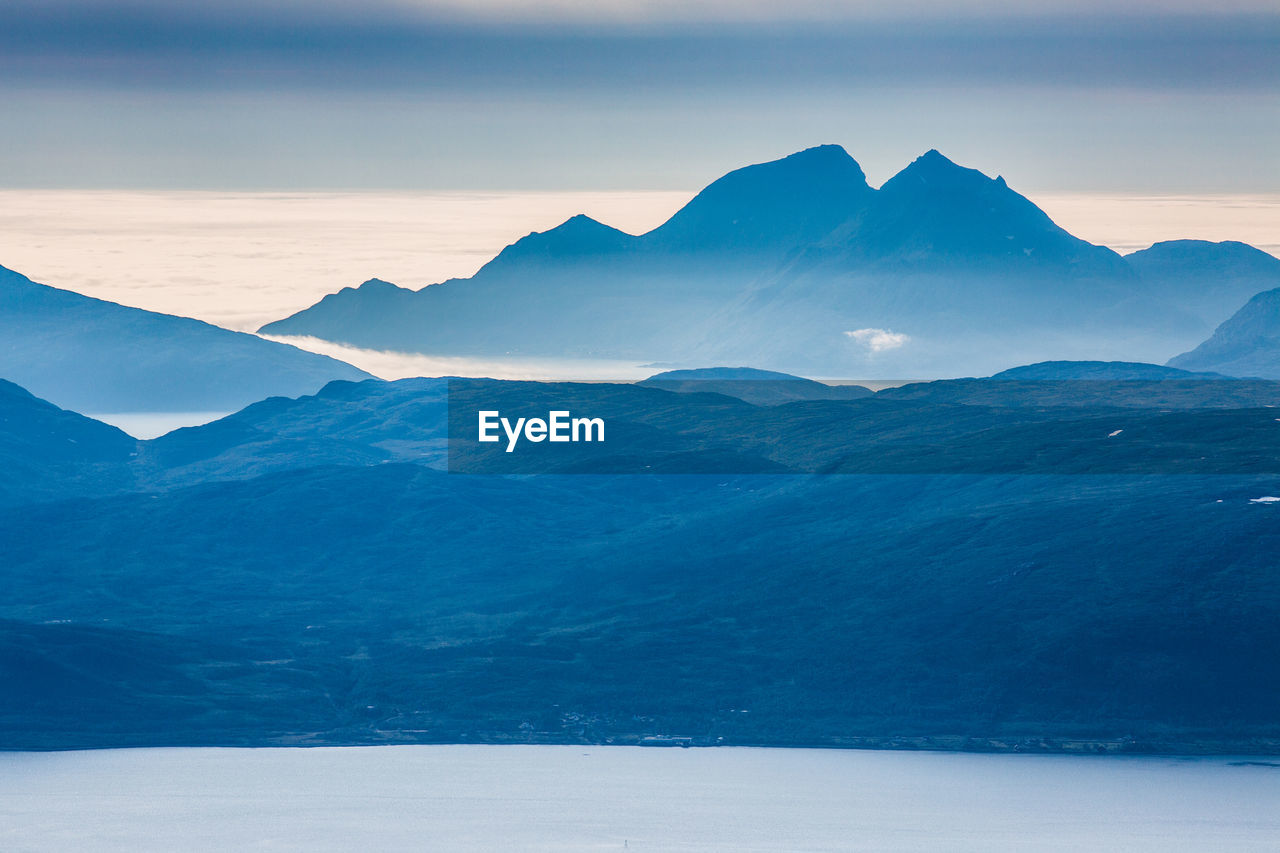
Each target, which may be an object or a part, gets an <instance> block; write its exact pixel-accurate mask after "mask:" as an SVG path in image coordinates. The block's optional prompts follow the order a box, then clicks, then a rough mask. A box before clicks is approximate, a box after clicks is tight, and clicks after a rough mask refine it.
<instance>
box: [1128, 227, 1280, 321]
mask: <svg viewBox="0 0 1280 853" xmlns="http://www.w3.org/2000/svg"><path fill="white" fill-rule="evenodd" d="M1125 260H1126V261H1128V263H1129V265H1130V266H1131V267H1133V269H1134V270H1136V271H1137V273H1138V275H1140V276H1141V277H1142V279H1143V280H1144V281H1145V282H1147V283H1148V284H1149V285H1150V286H1151V287H1152V288H1153V289H1154V290H1155V291H1156V292H1158V293H1160V294H1161V295H1163V296H1165V297H1166V298H1168V299H1171V300H1175V301H1177V302H1178V303H1180V304H1184V305H1187V306H1190V307H1192V308H1194V309H1195V310H1196V311H1197V312H1199V313H1201V314H1202V315H1203V316H1204V317H1205V318H1206V319H1207V320H1208V321H1209V322H1210V324H1211V325H1213V326H1217V325H1218V324H1220V323H1222V322H1223V321H1224V320H1226V319H1227V318H1228V317H1230V316H1231V314H1232V312H1234V311H1235V310H1236V307H1237V306H1239V305H1242V304H1244V303H1245V302H1247V301H1248V300H1249V299H1251V298H1252V297H1254V296H1255V295H1257V294H1259V293H1261V292H1262V291H1264V290H1272V289H1274V288H1277V287H1280V258H1276V257H1274V256H1273V255H1269V254H1267V253H1266V252H1264V251H1262V250H1261V249H1255V248H1254V247H1253V246H1250V245H1248V244H1246V243H1237V242H1234V241H1225V242H1222V243H1211V242H1208V241H1206V240H1169V241H1167V242H1163V243H1156V244H1155V245H1154V246H1152V247H1151V248H1149V249H1143V250H1142V251H1140V252H1134V253H1132V254H1130V255H1125Z"/></svg>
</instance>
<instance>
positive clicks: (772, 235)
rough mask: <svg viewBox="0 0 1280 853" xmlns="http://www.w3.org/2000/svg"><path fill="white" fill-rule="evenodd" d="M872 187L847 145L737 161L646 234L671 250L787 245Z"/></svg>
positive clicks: (834, 218)
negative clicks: (749, 163)
mask: <svg viewBox="0 0 1280 853" xmlns="http://www.w3.org/2000/svg"><path fill="white" fill-rule="evenodd" d="M873 192H874V191H873V190H872V189H871V187H869V186H868V185H867V176H866V174H865V173H864V172H863V171H862V167H861V166H859V165H858V161H856V160H854V159H853V158H852V157H850V156H849V153H848V152H847V151H845V150H844V148H842V147H841V146H839V145H818V146H815V147H813V148H806V149H805V150H803V151H797V152H796V153H794V154H790V155H788V156H786V157H783V158H781V159H779V160H772V161H770V162H767V163H757V164H756V165H753V166H746V167H744V168H741V169H735V170H734V171H732V172H730V173H728V174H727V175H725V176H724V177H722V178H720V179H719V180H716V181H714V182H712V183H711V184H710V185H709V186H707V188H706V189H704V190H703V191H702V192H700V193H698V194H697V195H696V196H694V198H693V200H692V201H690V202H689V203H688V204H687V205H685V206H684V207H683V208H681V209H680V210H679V211H678V212H677V213H676V214H675V215H674V216H672V217H671V218H670V219H668V220H667V221H666V222H665V223H664V224H663V225H662V226H660V227H659V228H657V229H655V230H653V231H651V232H649V233H648V234H646V235H645V236H644V239H645V240H646V241H648V242H649V243H650V245H654V246H660V247H662V248H664V249H676V250H683V249H692V248H701V249H705V248H707V247H715V248H719V249H731V250H739V251H740V250H754V251H759V250H766V251H767V250H770V249H773V250H776V249H777V248H779V247H783V246H786V247H788V248H790V247H794V246H795V245H796V244H797V243H805V242H810V241H814V240H817V239H819V238H821V237H823V236H825V235H826V234H829V233H830V232H831V231H832V230H833V229H835V228H836V227H837V226H838V225H840V224H841V223H843V222H845V221H847V220H848V219H850V218H851V217H853V216H854V215H856V214H857V213H858V212H859V211H861V210H863V209H864V208H865V206H866V204H867V203H868V200H869V199H870V197H871V195H872V194H873Z"/></svg>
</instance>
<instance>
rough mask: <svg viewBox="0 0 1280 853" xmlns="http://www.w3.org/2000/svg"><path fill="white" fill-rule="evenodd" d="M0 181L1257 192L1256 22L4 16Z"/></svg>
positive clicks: (1277, 160) (595, 7) (249, 12)
mask: <svg viewBox="0 0 1280 853" xmlns="http://www.w3.org/2000/svg"><path fill="white" fill-rule="evenodd" d="M0 109H3V110H4V113H5V115H7V116H9V117H10V121H9V122H8V123H7V130H8V132H7V133H6V140H5V146H4V148H3V151H2V153H0V186H7V187H124V188H128V187H138V188H143V187H162V188H218V189H226V188H235V189H255V188H286V189H288V188H293V189H301V188H310V189H330V188H331V189H340V188H375V189H394V188H414V189H654V188H661V189H688V188H695V187H697V186H700V185H701V184H703V183H705V182H706V181H708V180H710V179H711V178H714V177H716V176H718V175H719V174H721V173H723V172H724V171H726V170H728V169H730V168H734V167H736V166H740V165H743V164H745V163H749V162H758V161H761V160H766V159H771V158H773V157H776V156H780V155H783V154H786V153H789V152H791V151H794V150H798V149H801V148H805V147H808V146H811V145H815V144H819V143H825V142H838V143H841V144H843V145H844V146H845V147H846V148H847V149H848V150H849V151H850V153H851V154H853V155H854V157H856V158H857V159H858V160H859V161H860V162H861V163H862V164H863V166H864V167H865V168H866V170H867V172H868V174H869V176H870V177H871V179H872V182H873V183H877V184H878V183H880V182H881V181H883V180H884V179H886V178H887V177H889V176H890V175H891V174H893V172H895V171H897V169H899V168H901V167H902V166H903V165H905V164H906V163H907V162H909V161H910V160H911V159H912V158H913V157H915V156H917V155H919V154H920V153H922V152H923V151H925V150H927V149H929V148H935V147H936V148H939V149H940V150H942V151H943V152H944V153H946V154H948V155H949V156H951V157H952V158H953V159H956V160H958V161H960V162H962V163H965V164H966V165H972V166H975V167H977V168H981V169H983V170H984V171H987V172H989V173H992V174H996V173H1000V174H1004V175H1005V176H1006V177H1007V178H1008V179H1009V181H1010V182H1011V183H1012V184H1013V185H1014V186H1015V187H1017V188H1019V189H1022V190H1024V191H1100V192H1141V193H1185V192H1200V193H1205V192H1222V193H1228V192H1277V191H1280V155H1278V154H1277V153H1276V152H1277V150H1278V149H1280V146H1277V145H1276V140H1277V139H1280V11H1278V10H1277V9H1276V4H1275V2H1274V0H1267V2H1262V0H1232V2H1226V3H1221V2H1219V3H1215V4H1213V6H1212V7H1210V6H1209V5H1208V4H1207V3H1199V2H1190V0H1173V2H1168V1H1167V0H1166V2H1128V3H1119V4H1117V3H1115V2H1102V0H1075V2H1065V0H1064V1H1063V2H1059V0H1049V2H1042V3H1036V4H1028V3H1012V2H1001V1H1000V0H967V2H946V3H944V2H939V1H938V0H892V2H891V0H870V2H860V3H821V2H810V1H809V0H794V2H786V3H780V2H763V0H746V2H729V0H713V2H672V1H671V0H599V2H590V3H584V2H570V1H569V0H560V2H547V0H465V2H464V0H456V2H426V1H425V0H399V2H394V0H373V2H369V0H365V2H362V3H358V4H356V3H336V2H328V1H327V0H326V1H325V2H304V0H292V2H290V1H289V0H277V2H269V0H268V2H263V0H257V2H253V3H248V2H243V0H230V2H223V3H221V4H204V3H201V4H184V3H178V2H173V0H134V2H114V1H113V0H40V2H29V1H28V0H9V2H6V3H5V4H4V5H3V6H0Z"/></svg>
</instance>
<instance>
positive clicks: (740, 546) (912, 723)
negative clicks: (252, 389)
mask: <svg viewBox="0 0 1280 853" xmlns="http://www.w3.org/2000/svg"><path fill="white" fill-rule="evenodd" d="M1135 372H1138V373H1143V372H1145V368H1142V366H1134V365H1111V366H1107V365H1098V364H1093V365H1084V366H1081V365H1062V364H1059V365H1037V366H1035V368H1034V369H1031V370H1029V371H1027V373H1026V374H1024V375H1028V374H1029V375H1030V376H1032V377H1034V378H1024V379H974V380H956V381H942V382H932V383H918V384H914V385H908V386H903V387H900V388H893V389H887V390H884V391H881V392H878V393H876V394H870V393H863V394H861V395H860V396H858V397H857V398H855V399H801V400H793V401H791V402H780V401H778V400H776V399H769V400H768V401H767V402H766V403H765V404H763V405H753V404H751V403H748V402H746V401H744V400H742V399H739V398H737V397H734V396H727V395H724V394H718V393H711V392H709V391H706V390H699V389H698V388H696V387H693V386H692V385H685V384H684V383H693V382H696V381H698V380H693V379H689V378H688V377H687V376H686V377H684V378H679V377H677V379H676V380H675V381H677V382H678V383H681V387H680V389H679V390H674V391H673V390H668V389H664V388H661V387H652V386H649V385H644V384H640V385H615V384H608V383H524V382H479V383H477V382H474V381H471V380H464V381H461V384H459V381H457V380H455V381H454V382H453V383H452V387H451V383H450V382H449V381H448V380H439V379H435V380H432V379H420V380H404V381H401V382H394V383H387V382H380V381H373V380H370V381H364V382H334V383H331V384H329V385H327V386H326V387H325V388H324V389H323V390H322V391H321V392H320V393H318V394H316V395H312V396H306V397H302V398H298V399H283V398H273V399H269V400H265V401H262V402H260V403H257V404H255V405H252V406H249V407H248V408H246V409H244V410H243V411H241V412H238V413H236V414H235V415H233V416H230V417H228V418H225V419H223V420H221V421H217V422H215V423H212V424H208V425H206V426H201V427H193V428H189V429H183V430H179V431H176V432H174V433H171V434H169V435H167V436H164V437H162V438H159V439H155V440H152V441H134V440H132V439H130V438H129V437H128V436H125V435H124V434H123V433H120V432H119V431H118V430H115V429H113V428H111V427H108V426H106V425H104V424H100V423H97V422H95V421H92V420H90V419H87V418H84V417H82V416H79V415H76V414H74V413H70V412H65V411H62V410H59V409H58V408H57V407H54V406H52V405H50V404H49V403H47V402H44V401H42V400H39V399H37V398H35V397H32V396H31V395H30V394H27V393H25V392H24V391H23V390H22V389H20V388H18V387H16V386H13V385H10V384H5V385H3V386H0V454H3V458H0V468H2V469H3V470H5V471H6V472H9V473H7V474H6V476H5V477H4V478H0V482H2V483H4V484H5V487H6V488H5V490H4V492H3V498H4V502H5V503H7V504H8V506H6V507H3V508H0V565H3V566H4V567H5V569H4V581H5V596H4V598H3V601H0V678H4V680H5V682H6V683H7V684H9V685H10V689H7V690H5V691H0V745H2V746H5V747H64V748H65V747H69V746H105V745H126V744H134V745H137V744H150V745H156V744H211V743H220V744H259V745H260V744H272V743H274V744H299V743H304V744H305V743H388V742H435V741H446V742H465V741H483V742H595V743H598V742H609V741H612V742H616V743H629V742H630V743H634V742H638V741H639V740H640V739H641V738H643V737H647V736H663V735H665V736H681V737H689V738H692V739H694V741H695V742H699V743H745V744H775V745H782V744H818V745H850V744H859V745H888V746H893V745H916V746H942V747H959V748H981V749H989V748H995V749H1008V748H1013V747H1015V746H1016V747H1017V748H1019V749H1031V750H1040V749H1044V750H1057V749H1078V748H1087V749H1091V750H1092V749H1094V748H1097V749H1122V750H1139V751H1141V750H1174V751H1184V752H1185V751H1187V750H1209V751H1235V752H1268V751H1276V750H1280V728H1277V726H1276V721H1275V716H1274V707H1273V705H1274V702H1273V699H1274V696H1275V694H1276V690H1277V689H1280V669H1278V668H1277V666H1276V663H1275V660H1276V659H1275V656H1274V655H1271V654H1269V650H1271V649H1274V648H1275V646H1276V644H1277V642H1280V635H1277V630H1278V629H1277V623H1276V621H1275V619H1274V613H1275V609H1276V607H1277V606H1280V582H1278V580H1277V579H1278V578H1280V576H1278V575H1277V574H1276V573H1275V572H1274V571H1273V570H1272V564H1273V560H1272V559H1271V554H1272V552H1273V551H1274V548H1273V547H1272V546H1273V544H1274V540H1275V538H1276V533H1275V531H1276V525H1275V523H1274V521H1275V519H1274V518H1273V515H1274V513H1275V512H1276V511H1277V507H1276V506H1275V504H1276V503H1280V500H1277V498H1276V496H1277V495H1280V476H1278V475H1277V474H1274V473H1273V474H1269V475H1268V474H1261V473H1259V472H1260V471H1276V470H1277V469H1280V429H1278V428H1277V425H1276V424H1275V409H1274V408H1271V407H1272V406H1274V405H1275V403H1276V402H1280V388H1278V386H1277V383H1274V382H1262V381H1238V380H1221V379H1204V378H1196V377H1194V376H1192V377H1191V378H1188V376H1187V374H1185V373H1182V372H1178V371H1167V372H1165V373H1163V374H1162V375H1164V376H1165V378H1162V379H1159V380H1158V381H1144V380H1138V379H1132V378H1129V377H1131V376H1132V375H1133V374H1134V373H1135ZM1081 374H1083V375H1086V376H1088V377H1089V378H1087V379H1083V380H1081V379H1072V378H1069V377H1072V376H1076V375H1081ZM704 375H709V376H710V377H711V378H710V379H708V380H705V381H707V382H708V383H709V386H710V387H714V386H715V385H716V384H717V383H730V382H738V383H747V384H749V383H751V382H753V381H755V380H753V379H750V378H748V379H742V378H738V379H731V378H726V377H731V376H738V377H741V376H743V375H746V376H749V377H750V376H754V375H755V374H751V373H747V374H743V373H742V372H741V371H738V370H729V371H712V372H711V373H709V374H704ZM1062 377H1068V378H1062ZM1117 377H1118V378H1117ZM658 381H661V380H658ZM764 381H765V382H768V383H770V384H773V385H781V384H783V383H789V382H797V380H789V379H785V378H773V377H770V378H767V379H765V380H764ZM797 384H798V385H800V386H801V387H804V385H805V383H804V382H803V381H799V382H798V383H797ZM478 399H489V400H498V401H501V404H502V405H503V406H504V407H507V406H514V407H521V406H524V407H531V408H533V409H538V408H542V409H544V410H545V406H546V405H547V404H548V402H551V401H557V402H558V403H563V404H565V405H567V406H569V407H571V408H573V409H575V410H581V411H598V412H602V413H606V414H607V415H608V417H609V420H610V425H611V426H610V429H611V433H610V436H611V441H612V440H613V438H614V437H616V438H617V439H618V442H617V443H615V444H613V445H600V446H597V449H598V450H601V451H604V453H603V455H599V454H598V455H596V456H579V457H578V458H575V459H569V460H568V462H569V463H570V465H571V469H572V470H577V471H582V472H588V473H589V472H593V471H596V472H608V471H616V470H619V467H618V461H619V457H622V458H623V460H624V461H626V460H628V459H629V460H631V461H630V464H632V465H634V464H635V461H636V459H637V458H639V459H640V461H641V465H642V466H647V469H648V470H663V469H664V468H665V470H668V471H671V472H675V473H672V474H650V475H647V476H637V475H629V476H611V475H609V474H607V473H595V474H593V475H591V476H573V475H556V474H554V473H548V472H552V471H557V470H565V468H564V463H565V461H566V459H565V458H563V457H554V456H546V457H541V458H539V457H529V459H530V462H529V464H530V465H531V468H530V470H529V471H528V472H527V473H541V474H542V476H534V477H527V476H525V477H507V476H486V475H469V474H461V473H452V474H449V473H445V472H444V471H442V470H440V469H441V468H442V467H443V466H444V465H445V463H446V459H448V461H450V462H451V463H452V462H456V461H457V459H456V458H455V457H447V456H446V453H447V451H449V449H450V448H449V447H448V442H447V436H448V416H449V413H450V412H451V411H453V410H454V408H455V407H457V408H469V407H470V406H471V404H472V403H474V402H476V400H478ZM450 403H453V405H452V406H451V405H450ZM515 410H517V409H513V411H515ZM471 414H472V416H474V411H473V410H472V411H471ZM472 461H476V462H480V463H485V462H486V460H485V459H483V458H477V459H473V460H472ZM489 461H492V460H489ZM766 465H768V466H772V467H771V468H767V469H766V468H765V467H764V466H766ZM735 466H736V467H735ZM743 466H755V467H743ZM696 470H709V471H717V472H719V473H717V474H716V475H715V476H689V475H687V474H681V473H679V472H684V471H696ZM744 470H776V471H784V472H785V471H814V470H832V471H848V472H851V473H847V474H841V475H834V476H813V475H812V474H809V473H805V474H799V475H797V474H788V473H781V474H755V475H746V474H743V473H741V472H742V471H744ZM912 471H914V472H917V473H902V474H901V475H900V476H895V477H885V476H882V474H883V473H887V472H912ZM859 472H869V473H859ZM1171 472H1180V473H1182V474H1183V475H1182V476H1176V477H1170V476H1152V474H1159V473H1171ZM1196 472H1200V474H1199V475H1197V474H1196ZM1205 473H1212V475H1211V476H1206V475H1205ZM1071 474H1082V475H1075V476H1073V475H1071ZM1071 744H1077V745H1076V746H1071ZM1080 744H1083V745H1084V746H1083V747H1081V746H1080ZM1094 744H1096V747H1095V746H1094Z"/></svg>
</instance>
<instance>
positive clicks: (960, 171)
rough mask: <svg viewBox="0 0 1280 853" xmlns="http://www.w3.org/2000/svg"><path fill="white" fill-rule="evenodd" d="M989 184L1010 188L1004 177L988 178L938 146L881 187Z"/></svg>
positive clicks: (947, 186)
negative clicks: (948, 156)
mask: <svg viewBox="0 0 1280 853" xmlns="http://www.w3.org/2000/svg"><path fill="white" fill-rule="evenodd" d="M940 185H941V186H940ZM987 185H996V186H999V187H1002V188H1006V189H1007V185H1006V184H1005V182H1004V178H996V179H992V178H988V177H987V176H986V175H984V174H982V173H981V172H979V171H978V170H977V169H970V168H967V167H965V166H961V165H959V164H957V163H955V162H954V161H952V160H950V159H948V158H947V157H946V156H944V155H943V154H942V153H941V152H940V151H938V149H936V148H930V149H929V150H928V151H926V152H925V153H923V154H921V155H920V156H919V157H917V158H916V159H915V160H912V161H911V164H910V165H909V166H907V167H906V168H905V169H903V170H902V171H901V172H899V173H898V174H896V175H894V176H893V177H892V178H890V179H889V180H888V181H886V182H885V184H884V186H882V187H881V188H880V189H881V190H882V191H883V190H889V191H891V192H892V191H894V190H901V189H904V188H907V187H912V188H920V187H923V186H928V187H929V188H930V189H938V188H941V187H945V188H947V189H951V188H956V189H959V188H966V189H968V188H973V189H976V188H978V187H982V186H987Z"/></svg>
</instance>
